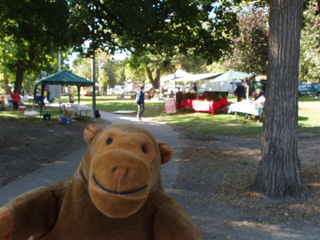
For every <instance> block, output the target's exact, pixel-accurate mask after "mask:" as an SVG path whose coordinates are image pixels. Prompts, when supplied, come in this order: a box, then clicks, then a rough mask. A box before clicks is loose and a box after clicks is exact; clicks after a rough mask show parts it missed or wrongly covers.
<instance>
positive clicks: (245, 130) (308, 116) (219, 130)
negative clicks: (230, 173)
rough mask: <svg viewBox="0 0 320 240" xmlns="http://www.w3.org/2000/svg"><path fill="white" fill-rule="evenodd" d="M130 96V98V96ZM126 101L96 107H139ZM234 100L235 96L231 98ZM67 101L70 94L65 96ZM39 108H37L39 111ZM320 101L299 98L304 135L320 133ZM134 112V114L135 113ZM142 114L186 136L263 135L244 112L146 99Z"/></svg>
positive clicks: (84, 100) (111, 99) (101, 101)
mask: <svg viewBox="0 0 320 240" xmlns="http://www.w3.org/2000/svg"><path fill="white" fill-rule="evenodd" d="M127 98H128V99H127ZM127 98H126V99H125V100H118V99H117V96H106V97H105V96H104V97H101V96H97V98H96V100H97V101H96V106H97V107H96V108H97V109H99V110H101V111H109V112H112V111H119V110H134V111H136V110H137V105H136V103H135V101H134V100H131V99H129V97H127ZM229 100H230V101H231V102H234V98H231V99H229ZM62 101H63V102H67V101H68V100H67V97H62ZM91 101H92V98H91V97H81V102H80V103H81V104H87V105H91ZM37 108H39V107H36V109H35V110H37ZM317 109H320V100H318V99H314V98H300V99H299V120H298V121H299V122H298V123H299V132H300V134H301V135H302V136H303V137H310V136H316V137H319V136H320V111H318V110H317ZM44 111H49V112H50V113H51V114H52V117H53V118H55V117H58V115H59V114H61V113H60V112H59V111H57V110H51V109H46V108H45V109H44ZM132 115H135V114H132ZM0 117H8V118H10V119H15V118H16V119H18V118H20V119H21V118H22V117H23V112H18V111H17V112H12V111H4V112H0ZM143 117H150V118H154V119H156V120H158V121H163V122H166V123H168V124H170V125H171V126H172V127H173V128H177V129H181V130H183V131H184V133H185V134H186V135H195V134H197V135H199V136H204V137H206V136H210V135H216V134H217V135H234V136H260V135H261V130H262V123H257V121H254V120H246V119H244V117H243V115H241V114H238V117H236V116H235V115H234V114H215V115H212V114H209V113H199V112H193V111H192V110H190V109H182V110H181V112H179V113H177V114H166V113H165V112H164V103H163V101H146V111H145V113H144V114H143Z"/></svg>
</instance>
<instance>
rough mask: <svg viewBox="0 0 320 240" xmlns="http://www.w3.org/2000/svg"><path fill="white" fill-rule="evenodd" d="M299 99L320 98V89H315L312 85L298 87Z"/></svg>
mask: <svg viewBox="0 0 320 240" xmlns="http://www.w3.org/2000/svg"><path fill="white" fill-rule="evenodd" d="M298 93H299V97H307V96H312V97H316V98H320V88H318V87H316V86H315V85H314V84H304V85H299V87H298Z"/></svg>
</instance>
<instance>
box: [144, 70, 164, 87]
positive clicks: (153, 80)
mask: <svg viewBox="0 0 320 240" xmlns="http://www.w3.org/2000/svg"><path fill="white" fill-rule="evenodd" d="M160 72H161V71H160V69H159V68H156V76H155V78H153V76H152V72H151V69H150V68H149V67H147V75H148V78H149V80H150V83H151V84H152V86H153V88H154V89H158V88H159V86H160Z"/></svg>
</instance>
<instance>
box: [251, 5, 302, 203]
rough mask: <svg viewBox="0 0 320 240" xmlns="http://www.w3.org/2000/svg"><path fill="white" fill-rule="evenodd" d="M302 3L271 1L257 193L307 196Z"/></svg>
mask: <svg viewBox="0 0 320 240" xmlns="http://www.w3.org/2000/svg"><path fill="white" fill-rule="evenodd" d="M303 2H304V1H303V0H291V1H289V0H271V1H270V19H269V23H270V34H269V53H268V54H269V66H268V80H267V87H266V103H265V107H264V113H263V130H262V146H261V155H262V159H261V163H260V166H259V169H258V173H257V176H256V179H255V182H254V188H255V190H257V191H259V192H262V193H264V194H266V195H267V196H269V197H284V196H287V195H291V196H304V195H305V194H306V193H307V187H306V185H305V183H304V181H303V179H302V177H301V168H300V160H299V158H298V76H299V55H300V54H299V48H300V31H301V23H302V7H303Z"/></svg>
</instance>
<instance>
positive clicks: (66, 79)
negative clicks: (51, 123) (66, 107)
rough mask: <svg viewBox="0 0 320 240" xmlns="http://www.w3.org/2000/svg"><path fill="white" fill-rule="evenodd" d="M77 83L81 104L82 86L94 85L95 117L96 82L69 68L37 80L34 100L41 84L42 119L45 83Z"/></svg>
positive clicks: (94, 105) (93, 104) (94, 108)
mask: <svg viewBox="0 0 320 240" xmlns="http://www.w3.org/2000/svg"><path fill="white" fill-rule="evenodd" d="M47 84H48V85H76V86H77V87H78V104H80V87H82V86H92V88H93V91H92V109H93V118H94V119H95V110H96V95H95V93H96V87H95V82H92V81H89V80H87V79H85V78H82V77H79V76H77V75H75V74H73V73H71V72H69V71H67V70H63V71H61V72H58V73H55V74H52V75H50V76H48V77H46V78H43V79H40V80H37V81H36V82H35V86H34V101H35V98H36V90H37V87H38V86H39V85H41V101H42V104H41V106H40V119H41V116H42V106H43V99H44V97H43V95H44V88H45V85H47Z"/></svg>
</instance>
